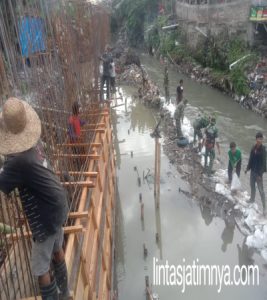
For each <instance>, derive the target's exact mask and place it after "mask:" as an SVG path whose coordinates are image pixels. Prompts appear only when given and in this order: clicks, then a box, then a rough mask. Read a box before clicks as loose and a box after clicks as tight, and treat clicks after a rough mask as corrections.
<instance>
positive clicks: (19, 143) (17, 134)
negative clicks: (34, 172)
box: [0, 98, 41, 155]
mask: <svg viewBox="0 0 267 300" xmlns="http://www.w3.org/2000/svg"><path fill="white" fill-rule="evenodd" d="M40 136H41V121H40V119H39V117H38V115H37V113H36V112H35V110H34V109H33V108H32V107H31V106H30V105H29V104H28V103H27V102H25V101H22V100H20V99H17V98H9V99H8V100H7V101H6V102H5V104H4V106H3V108H2V113H1V115H0V154H3V155H7V154H14V153H19V152H23V151H26V150H28V149H30V148H32V147H33V146H35V145H36V144H37V142H38V140H39V138H40Z"/></svg>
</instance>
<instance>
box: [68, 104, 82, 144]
mask: <svg viewBox="0 0 267 300" xmlns="http://www.w3.org/2000/svg"><path fill="white" fill-rule="evenodd" d="M79 114H80V105H79V103H78V102H77V101H75V102H74V103H73V105H72V115H71V116H70V117H69V124H68V134H69V137H70V141H71V142H72V143H77V142H78V141H79V140H80V138H81V126H83V125H84V124H85V121H82V120H81V119H80V117H79Z"/></svg>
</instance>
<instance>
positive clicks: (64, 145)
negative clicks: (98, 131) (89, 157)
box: [57, 143, 102, 148]
mask: <svg viewBox="0 0 267 300" xmlns="http://www.w3.org/2000/svg"><path fill="white" fill-rule="evenodd" d="M101 146H102V144H101V143H64V144H57V147H59V148H60V147H101Z"/></svg>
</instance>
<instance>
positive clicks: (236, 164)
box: [228, 142, 242, 183]
mask: <svg viewBox="0 0 267 300" xmlns="http://www.w3.org/2000/svg"><path fill="white" fill-rule="evenodd" d="M228 157H229V164H228V180H229V183H231V182H232V175H233V171H234V169H235V170H236V174H237V176H238V177H240V171H241V162H242V154H241V150H240V149H239V148H237V147H236V143H235V142H231V143H230V149H229V151H228Z"/></svg>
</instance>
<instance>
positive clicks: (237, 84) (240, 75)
mask: <svg viewBox="0 0 267 300" xmlns="http://www.w3.org/2000/svg"><path fill="white" fill-rule="evenodd" d="M230 80H231V82H232V84H233V88H234V91H235V93H237V94H238V95H244V96H245V95H248V94H249V86H248V81H247V78H246V76H245V71H244V69H243V68H242V67H236V68H234V69H233V70H231V72H230Z"/></svg>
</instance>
